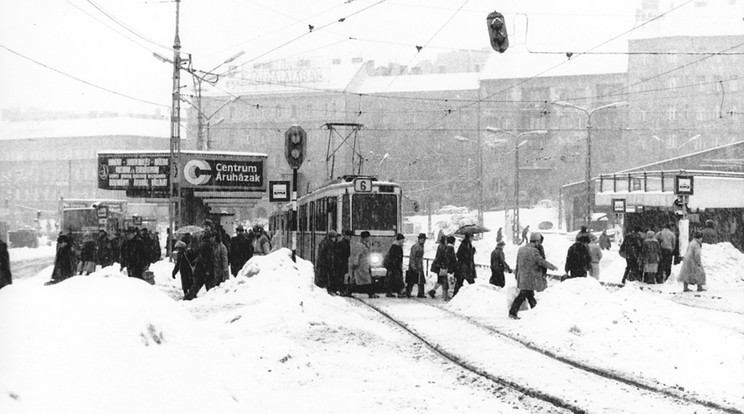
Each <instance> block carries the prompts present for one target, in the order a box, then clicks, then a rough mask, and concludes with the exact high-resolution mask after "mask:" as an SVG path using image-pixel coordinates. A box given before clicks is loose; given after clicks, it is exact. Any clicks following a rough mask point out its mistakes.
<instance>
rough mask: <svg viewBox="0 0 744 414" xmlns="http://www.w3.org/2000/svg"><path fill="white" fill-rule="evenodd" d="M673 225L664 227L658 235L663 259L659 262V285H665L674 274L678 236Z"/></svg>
mask: <svg viewBox="0 0 744 414" xmlns="http://www.w3.org/2000/svg"><path fill="white" fill-rule="evenodd" d="M672 226H673V224H672V223H669V224H667V225H665V226H664V228H663V229H661V231H660V232H659V234H657V235H656V240H658V241H659V247H660V248H661V258H660V260H659V272H658V273H657V274H656V277H657V279H656V281H657V283H664V282H666V280H667V279H668V278H669V275H671V274H672V261H673V260H674V249H675V247H676V246H677V236H676V235H675V234H674V232H673V231H672Z"/></svg>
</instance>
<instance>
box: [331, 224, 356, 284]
mask: <svg viewBox="0 0 744 414" xmlns="http://www.w3.org/2000/svg"><path fill="white" fill-rule="evenodd" d="M353 235H354V232H353V231H351V230H344V231H343V237H342V238H341V240H339V241H338V243H336V246H335V247H336V253H335V255H334V257H335V258H336V265H335V272H334V273H335V275H336V278H338V280H339V290H340V294H341V296H351V283H352V280H353V279H352V278H353V275H352V274H351V272H350V271H349V263H350V261H349V257H350V256H351V236H353Z"/></svg>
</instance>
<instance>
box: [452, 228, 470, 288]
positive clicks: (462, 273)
mask: <svg viewBox="0 0 744 414" xmlns="http://www.w3.org/2000/svg"><path fill="white" fill-rule="evenodd" d="M472 237H473V235H472V234H470V233H465V236H464V237H463V239H462V242H461V243H460V247H458V248H457V255H456V257H457V271H455V290H454V292H452V297H455V295H457V292H459V291H460V288H461V287H462V285H463V283H464V282H465V281H466V280H467V281H468V284H471V285H472V284H473V283H475V247H473V243H472V241H471V239H472Z"/></svg>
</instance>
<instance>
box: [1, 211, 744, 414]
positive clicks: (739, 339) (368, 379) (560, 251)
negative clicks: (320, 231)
mask: <svg viewBox="0 0 744 414" xmlns="http://www.w3.org/2000/svg"><path fill="white" fill-rule="evenodd" d="M534 210H539V211H533V210H523V212H521V213H520V216H521V219H522V221H523V222H524V223H525V224H531V228H537V224H538V223H539V222H540V221H544V217H546V216H551V215H552V214H553V213H554V212H552V211H547V210H549V209H534ZM503 217H504V215H503V213H486V215H485V220H486V226H487V227H490V228H492V229H497V228H498V227H501V226H503V224H502V225H501V226H500V225H498V222H499V221H500V222H502V223H503ZM414 219H415V220H421V221H422V223H425V222H426V220H427V218H426V217H416V218H414ZM534 220H536V221H537V222H534V223H532V221H534ZM495 237H496V235H495V231H494V232H491V233H486V234H485V235H484V237H483V239H481V240H478V241H476V243H475V245H476V248H477V250H478V252H477V255H476V262H477V263H483V264H487V263H488V261H489V256H490V252H491V250H492V249H493V246H494V245H495ZM410 242H412V241H409V244H408V245H407V246H406V253H407V250H408V246H410ZM570 244H571V241H570V240H569V239H568V238H567V237H566V236H565V235H563V234H560V233H547V234H546V240H545V246H546V254H547V257H548V260H549V261H551V262H552V263H554V264H556V265H557V266H559V268H562V267H563V262H564V259H565V254H566V250H567V248H568V246H569V245H570ZM435 248H436V244H435V243H434V241H433V240H430V241H429V242H428V243H427V257H433V253H434V249H435ZM15 250H16V249H13V250H11V258H12V260H14V261H17V260H23V257H24V254H25V253H23V252H20V251H15ZM17 250H34V249H17ZM505 253H506V257H507V262H509V264H511V265H514V259H515V257H516V247H515V246H512V245H510V244H507V246H506V248H505ZM28 254H29V255H31V254H32V253H28ZM33 254H37V252H35V253H33ZM703 264H704V266H705V267H706V269H707V271H708V280H709V285H708V289H709V291H708V292H706V293H705V294H703V295H700V296H695V295H697V293H693V294H689V295H688V294H686V295H687V296H683V295H682V294H681V293H677V292H679V291H681V286H679V284H678V283H677V282H675V280H674V276H673V277H672V278H671V279H670V281H669V282H668V283H667V284H665V285H663V286H660V287H658V289H657V291H649V290H642V289H641V285H638V284H635V283H631V284H629V285H628V286H626V287H624V288H622V289H605V288H604V287H602V286H601V285H600V284H599V283H597V282H596V281H595V280H593V279H589V278H588V279H581V280H569V281H566V282H563V283H557V282H554V283H551V286H550V287H549V288H548V289H547V290H546V291H544V292H541V293H539V294H538V295H537V300H538V306H537V307H536V308H535V309H534V310H530V311H522V312H520V316H521V317H522V319H521V320H518V321H513V320H511V319H508V318H507V310H506V308H507V300H506V291H507V290H508V288H509V286H510V285H513V284H514V278H513V277H512V276H511V275H507V288H505V289H498V288H495V287H493V286H491V285H489V284H488V274H487V272H486V271H483V272H482V273H481V274H480V277H479V278H478V279H477V281H476V284H474V285H471V286H465V287H463V289H462V290H461V292H460V294H458V296H457V297H455V298H454V299H453V300H452V301H450V302H449V303H448V304H447V305H445V306H446V307H447V308H448V309H450V310H452V311H453V312H455V313H459V314H462V315H466V316H469V317H471V318H473V319H475V320H478V321H482V322H483V323H484V324H492V325H498V326H501V327H502V328H500V329H503V330H504V332H505V333H507V334H508V335H510V336H514V337H516V338H519V339H520V340H523V341H525V342H529V343H531V344H533V345H534V346H536V347H539V348H542V349H545V350H546V351H550V352H552V353H555V354H559V355H561V356H563V357H565V358H569V359H572V360H575V361H578V362H580V363H583V364H586V365H590V366H594V367H597V368H600V369H603V370H607V371H611V372H613V373H615V374H617V375H620V376H627V377H631V378H636V379H640V380H641V381H643V382H645V383H648V384H650V385H654V386H659V387H665V388H669V389H676V390H684V392H686V393H690V394H692V395H695V396H696V398H700V399H703V400H709V401H712V402H715V403H716V404H720V405H722V406H726V407H733V408H735V409H738V410H744V315H743V314H742V313H741V311H740V309H741V305H737V304H736V303H737V302H736V301H733V300H729V301H727V299H730V298H731V297H736V295H739V296H738V297H742V295H741V293H742V291H744V279H742V278H743V277H744V255H742V254H741V253H740V252H738V251H737V250H736V249H733V248H732V247H731V246H730V245H727V244H720V245H715V246H709V245H705V246H704V247H703ZM601 266H602V270H601V272H602V280H603V281H609V282H618V281H619V280H620V279H621V277H622V271H623V269H624V260H622V259H621V258H620V257H619V256H618V255H617V248H616V246H614V247H613V250H611V251H609V252H605V258H604V259H603V261H602V263H601ZM171 268H172V264H171V263H169V262H167V261H161V262H159V263H156V264H155V265H153V266H152V269H151V270H153V271H154V272H155V281H156V285H155V286H151V285H148V284H146V283H145V282H142V281H140V280H134V279H130V278H126V277H123V275H121V273H120V272H119V271H118V267H108V268H105V269H102V270H99V271H98V272H96V273H94V274H93V275H91V276H88V277H84V276H80V277H74V278H72V279H70V280H68V281H65V282H63V283H60V284H57V285H53V286H43V283H44V282H45V281H47V280H48V279H49V275H50V274H51V268H47V269H44V271H42V272H40V273H39V274H38V275H37V276H36V277H31V278H24V279H21V280H17V281H15V282H14V284H13V285H11V286H8V287H6V288H3V289H2V290H0V412H2V413H101V412H106V413H131V412H146V413H170V412H173V413H176V412H177V413H203V412H215V413H225V412H227V413H229V412H236V413H237V412H241V413H243V412H261V413H280V412H281V413H284V412H309V413H334V412H339V413H341V412H343V413H348V412H365V413H366V412H370V413H372V412H374V413H378V412H379V413H386V412H402V413H410V412H428V413H432V412H434V413H451V412H456V411H460V412H475V413H486V412H489V413H493V412H514V411H518V412H537V411H543V412H545V411H546V410H548V411H549V407H548V409H546V407H545V406H544V405H541V404H540V403H539V402H532V401H530V399H529V398H524V399H522V398H510V397H509V394H508V393H506V394H504V391H498V392H497V391H496V390H494V389H492V388H489V387H492V384H491V385H489V384H487V383H483V382H482V380H479V379H477V377H475V376H474V375H472V374H468V373H467V372H466V371H458V370H455V369H453V368H451V367H448V366H447V365H446V364H445V363H444V362H443V360H441V359H438V358H437V357H436V356H433V355H432V354H431V353H430V352H428V351H427V350H426V349H425V348H423V349H422V347H421V346H420V345H419V344H417V343H416V342H415V340H413V339H411V338H407V337H406V336H405V335H402V334H401V333H400V331H399V330H396V328H395V327H393V326H391V325H390V324H387V323H384V322H378V321H379V320H380V318H379V315H376V314H375V313H374V312H371V311H370V310H369V309H367V308H365V307H363V306H362V305H361V304H360V303H358V302H356V301H353V300H349V299H346V298H341V297H331V296H328V295H327V294H326V293H325V291H324V290H322V289H318V288H316V287H314V286H313V284H312V279H313V277H312V265H311V264H309V263H308V262H305V261H302V260H301V259H298V263H296V264H295V263H294V262H292V261H291V260H290V258H289V251H288V250H286V249H282V250H280V251H277V252H275V253H272V254H271V255H269V256H265V257H257V258H254V259H252V260H251V261H250V262H249V263H248V264H246V267H245V268H244V269H243V272H241V275H239V276H238V277H237V278H235V279H231V280H229V281H228V282H226V283H224V284H223V285H222V286H220V287H219V288H217V289H213V290H211V291H209V292H206V293H205V292H202V293H201V294H200V296H199V297H198V298H197V299H195V300H193V301H190V302H184V301H181V300H180V297H181V292H180V281H179V280H177V279H172V278H171V276H170V271H171ZM677 270H678V267H675V272H676V271H677ZM256 272H258V273H257V274H255V273H256ZM247 274H255V275H254V276H252V277H247V276H246V275H247ZM680 298H683V299H684V302H685V303H687V304H682V303H679V302H680ZM379 300H388V301H389V300H405V299H379ZM427 300H431V299H427ZM437 300H439V299H437ZM717 302H720V303H721V304H719V305H718V306H717V309H719V310H709V309H704V308H701V307H698V306H689V305H699V304H701V303H702V304H704V305H706V307H710V306H708V305H710V303H717ZM728 304H730V306H729V305H728ZM737 306H738V307H737ZM451 335H453V336H456V335H458V332H451ZM535 375H540V376H550V375H551V373H550V372H536V373H535ZM575 386H576V387H591V386H592V384H590V383H587V384H575ZM502 394H503V396H502ZM621 406H622V402H621V401H618V402H617V407H618V408H620V407H621Z"/></svg>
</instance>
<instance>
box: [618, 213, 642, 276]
mask: <svg viewBox="0 0 744 414" xmlns="http://www.w3.org/2000/svg"><path fill="white" fill-rule="evenodd" d="M640 233H641V228H640V227H638V226H636V227H634V228H633V230H632V231H630V232H628V234H626V235H625V237H624V238H623V243H622V244H621V245H620V257H623V258H625V272H624V273H623V280H622V284H625V281H626V280H629V281H634V280H641V277H642V276H643V273H642V270H641V268H640V255H641V249H642V248H643V238H642V237H641V235H640Z"/></svg>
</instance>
